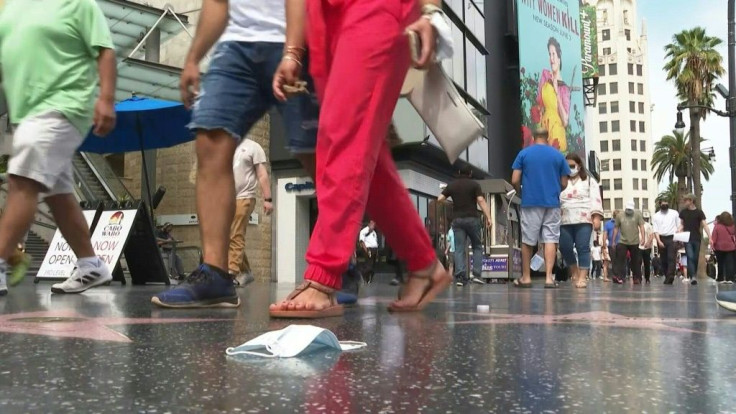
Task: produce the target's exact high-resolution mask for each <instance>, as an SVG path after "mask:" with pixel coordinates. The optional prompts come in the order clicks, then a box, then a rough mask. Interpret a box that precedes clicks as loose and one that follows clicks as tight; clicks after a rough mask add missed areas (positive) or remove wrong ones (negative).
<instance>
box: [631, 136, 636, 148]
mask: <svg viewBox="0 0 736 414" xmlns="http://www.w3.org/2000/svg"><path fill="white" fill-rule="evenodd" d="M631 150H632V151H636V140H635V139H632V140H631Z"/></svg>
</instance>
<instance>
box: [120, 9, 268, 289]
mask: <svg viewBox="0 0 736 414" xmlns="http://www.w3.org/2000/svg"><path fill="white" fill-rule="evenodd" d="M137 2H138V3H142V4H146V5H149V6H153V7H163V6H164V5H165V4H166V3H170V4H172V6H173V7H174V10H175V11H176V12H178V13H182V12H187V11H190V10H194V9H197V8H199V7H201V4H202V2H201V0H149V1H137ZM187 16H188V17H189V23H190V27H189V30H190V31H191V32H192V33H194V32H195V28H196V24H197V20H198V18H199V11H195V12H192V13H188V14H187ZM190 44H191V40H190V39H189V36H188V35H187V34H186V33H183V32H182V33H181V34H179V35H178V36H176V37H175V38H172V39H170V40H168V41H167V42H165V43H164V44H162V45H161V53H160V57H161V63H163V64H166V65H171V66H176V67H181V66H182V65H183V63H184V59H185V57H186V53H187V51H188V49H189V45H190ZM206 64H207V62H206V60H205V62H203V67H204V66H206ZM269 122H270V121H269V118H268V116H265V117H264V118H263V119H261V120H260V121H259V122H258V123H257V124H256V125H255V126H254V127H253V129H252V130H251V131H250V133H249V135H248V138H250V139H253V140H254V141H256V142H258V143H259V144H261V146H263V149H264V151H265V152H266V154H268V153H269V129H270V128H269ZM269 172H270V168H269ZM125 178H126V180H125V181H126V185H127V186H128V188H129V189H130V191H131V192H132V193H133V195H134V196H137V197H139V196H140V194H141V156H140V153H128V154H126V156H125ZM195 182H196V155H195V152H194V143H193V142H190V143H188V144H184V145H179V146H176V147H174V148H167V149H162V150H158V152H157V161H156V186H164V187H166V195H165V196H164V198H163V200H162V202H161V204H160V205H159V207H158V209H157V210H156V214H158V215H172V214H194V213H196V211H197V209H196V197H195ZM151 191H152V192H154V191H155V188H152V189H151ZM255 213H257V214H258V218H259V223H258V224H257V225H249V226H248V231H247V235H246V252H247V254H248V259H249V261H250V264H251V268H252V270H253V273H254V275H255V277H256V280H260V281H266V280H272V274H271V217H266V216H264V215H263V195H262V194H261V190H260V188H259V189H258V203H257V206H256V210H255ZM173 233H174V234H175V236H176V238H177V239H180V240H183V241H184V244H183V246H185V247H186V246H197V247H201V242H200V239H199V230H198V228H197V226H177V227H176V228H175V229H174V230H173Z"/></svg>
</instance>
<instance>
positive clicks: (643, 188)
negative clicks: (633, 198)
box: [641, 178, 649, 191]
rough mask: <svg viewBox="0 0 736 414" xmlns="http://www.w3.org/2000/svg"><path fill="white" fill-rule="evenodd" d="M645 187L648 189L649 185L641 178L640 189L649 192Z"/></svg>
mask: <svg viewBox="0 0 736 414" xmlns="http://www.w3.org/2000/svg"><path fill="white" fill-rule="evenodd" d="M647 187H649V183H648V181H647V180H646V178H643V179H642V180H641V189H642V190H644V191H647V190H649V188H647Z"/></svg>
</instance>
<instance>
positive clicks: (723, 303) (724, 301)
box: [716, 290, 736, 312]
mask: <svg viewBox="0 0 736 414" xmlns="http://www.w3.org/2000/svg"><path fill="white" fill-rule="evenodd" d="M716 303H718V306H720V307H722V308H723V309H728V310H730V311H733V312H736V290H728V291H725V292H720V293H718V294H717V295H716Z"/></svg>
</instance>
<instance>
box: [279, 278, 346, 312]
mask: <svg viewBox="0 0 736 414" xmlns="http://www.w3.org/2000/svg"><path fill="white" fill-rule="evenodd" d="M309 282H310V283H311V285H310V286H309V287H307V288H305V289H303V290H301V292H300V293H299V294H298V295H296V296H294V297H293V299H288V298H287V299H284V300H282V301H281V302H278V303H273V304H271V306H269V310H270V311H275V312H279V311H281V312H283V311H290V312H291V311H296V312H301V311H321V310H324V309H327V308H329V307H331V306H333V305H334V303H333V302H332V299H331V298H330V294H328V293H326V292H325V291H327V290H329V289H330V288H328V287H326V286H323V285H321V284H318V283H315V282H311V281H309ZM312 285H314V286H317V287H320V288H321V289H324V290H325V291H321V290H319V289H317V288H316V287H313V286H312ZM300 288H301V287H300ZM346 298H347V297H346Z"/></svg>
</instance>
